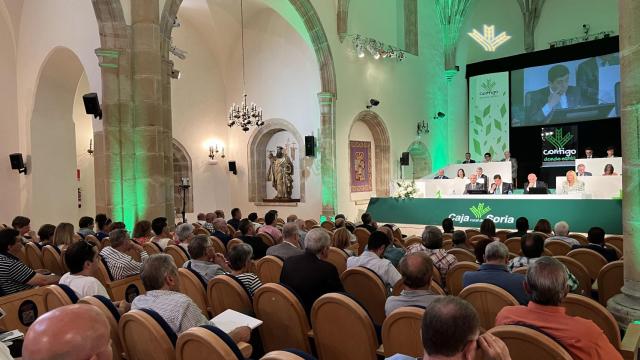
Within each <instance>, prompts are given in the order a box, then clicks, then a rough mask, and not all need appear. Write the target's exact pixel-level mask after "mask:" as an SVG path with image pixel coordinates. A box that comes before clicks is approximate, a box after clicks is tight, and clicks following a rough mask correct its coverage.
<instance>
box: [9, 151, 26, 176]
mask: <svg viewBox="0 0 640 360" xmlns="http://www.w3.org/2000/svg"><path fill="white" fill-rule="evenodd" d="M9 161H11V169H13V170H18V173H24V174H26V173H27V167H26V166H24V159H23V158H22V154H21V153H15V154H9Z"/></svg>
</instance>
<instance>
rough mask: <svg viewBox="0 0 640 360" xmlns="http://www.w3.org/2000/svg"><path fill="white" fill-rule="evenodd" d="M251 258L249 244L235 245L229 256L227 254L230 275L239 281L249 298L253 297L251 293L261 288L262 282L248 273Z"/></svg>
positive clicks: (251, 250) (251, 251)
mask: <svg viewBox="0 0 640 360" xmlns="http://www.w3.org/2000/svg"><path fill="white" fill-rule="evenodd" d="M252 256H253V249H252V248H251V246H250V245H249V244H240V245H236V246H235V247H234V248H233V249H231V251H230V252H229V254H227V257H228V260H229V267H230V268H231V274H233V275H234V276H235V277H236V278H237V279H238V280H240V282H241V283H242V285H244V287H245V288H246V289H247V290H248V291H249V294H250V295H251V296H253V293H254V292H255V291H256V290H258V288H259V287H260V286H262V282H261V281H260V279H259V278H258V276H256V274H254V273H252V272H249V269H250V267H251V257H252Z"/></svg>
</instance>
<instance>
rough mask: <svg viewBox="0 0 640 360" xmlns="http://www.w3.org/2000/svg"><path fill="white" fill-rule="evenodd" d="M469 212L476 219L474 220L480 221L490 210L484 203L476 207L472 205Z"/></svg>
mask: <svg viewBox="0 0 640 360" xmlns="http://www.w3.org/2000/svg"><path fill="white" fill-rule="evenodd" d="M469 211H471V213H472V214H473V216H475V217H476V219H481V218H482V217H483V216H485V215H486V214H487V213H488V212H489V211H491V208H490V207H489V206H487V207H485V206H484V203H478V205H474V206H472V207H470V208H469Z"/></svg>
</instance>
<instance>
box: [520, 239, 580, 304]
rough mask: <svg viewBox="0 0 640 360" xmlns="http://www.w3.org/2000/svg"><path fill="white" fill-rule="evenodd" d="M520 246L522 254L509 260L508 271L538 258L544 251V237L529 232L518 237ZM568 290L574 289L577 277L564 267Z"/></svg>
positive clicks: (527, 264)
mask: <svg viewBox="0 0 640 360" xmlns="http://www.w3.org/2000/svg"><path fill="white" fill-rule="evenodd" d="M520 248H522V256H516V257H515V258H513V259H511V261H510V262H509V271H513V270H514V269H517V268H519V267H523V266H530V265H531V264H533V263H534V262H536V261H537V260H539V259H540V257H541V256H542V254H543V253H544V237H543V236H542V235H540V234H536V233H529V234H526V235H525V236H523V237H522V238H521V239H520ZM565 270H566V271H567V277H568V279H569V280H568V284H569V290H571V291H572V292H573V291H576V290H577V289H578V286H579V283H578V279H576V277H575V276H574V275H573V274H572V273H570V272H569V269H566V268H565Z"/></svg>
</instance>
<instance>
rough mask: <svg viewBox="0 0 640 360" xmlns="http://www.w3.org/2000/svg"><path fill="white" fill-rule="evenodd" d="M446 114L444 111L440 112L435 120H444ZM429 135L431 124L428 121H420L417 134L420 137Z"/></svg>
mask: <svg viewBox="0 0 640 360" xmlns="http://www.w3.org/2000/svg"><path fill="white" fill-rule="evenodd" d="M444 117H445V114H444V113H443V112H442V111H438V112H437V113H435V115H433V120H438V119H443V118H444ZM428 133H429V123H428V122H427V121H426V120H422V121H418V128H417V134H418V136H420V135H423V134H428Z"/></svg>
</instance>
